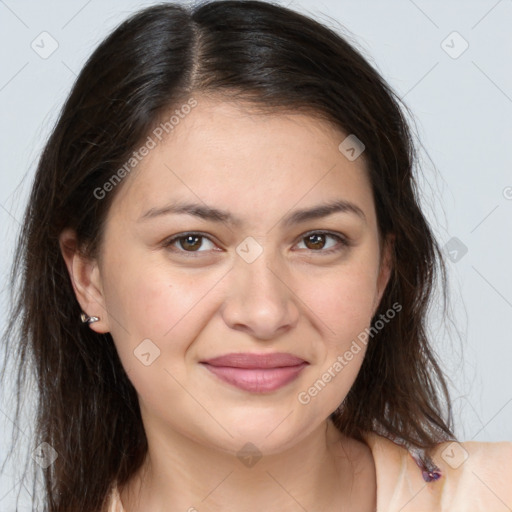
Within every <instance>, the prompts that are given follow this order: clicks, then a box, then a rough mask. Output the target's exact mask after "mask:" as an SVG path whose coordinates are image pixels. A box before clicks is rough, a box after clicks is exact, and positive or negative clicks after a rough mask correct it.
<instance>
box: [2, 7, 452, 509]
mask: <svg viewBox="0 0 512 512" xmlns="http://www.w3.org/2000/svg"><path fill="white" fill-rule="evenodd" d="M193 93H201V94H211V95H215V96H218V97H220V98H225V100H226V101H233V100H237V101H238V100H240V101H246V102H249V103H250V104H252V105H255V106H258V107H259V108H261V109H262V111H263V110H267V111H268V112H275V111H276V109H284V110H288V111H298V110H302V111H304V112H310V113H311V114H312V115H316V116H320V117H321V118H323V119H325V120H326V121H328V122H330V123H334V124H335V125H336V126H337V127H339V128H340V129H341V130H342V131H343V132H344V133H347V134H355V135H356V136H357V138H358V139H360V140H361V141H363V143H364V145H365V147H366V149H365V152H364V158H365V162H366V166H367V170H368V175H369V177H370V181H371V186H372V190H373V195H374V200H375V206H376V211H377V217H378V226H379V232H380V235H381V236H382V237H385V236H386V235H389V234H393V235H394V236H395V242H394V246H393V247H394V249H393V255H392V265H393V272H392V275H391V279H390V282H389V284H388V286H387V288H386V290H385V293H384V296H383V299H382V301H381V304H380V306H379V309H378V311H377V313H376V315H375V317H374V319H373V321H376V320H377V319H378V318H379V316H380V314H382V313H384V312H386V311H388V310H389V309H390V308H392V307H393V306H392V305H393V304H395V303H399V304H400V305H401V306H402V310H401V312H400V314H399V315H397V316H396V317H395V318H394V319H393V321H392V322H390V323H389V325H387V326H386V328H385V329H381V330H379V331H378V333H377V334H376V335H375V336H374V337H373V338H372V339H371V340H370V341H369V343H368V348H367V353H366V356H365V359H364V362H363V365H362V368H361V370H360V372H359V374H358V376H357V379H356V381H355V383H354V385H353V387H352V388H351V390H350V392H349V393H348V395H347V397H346V399H345V401H344V404H343V408H341V407H340V409H338V410H337V411H336V412H334V413H333V415H332V418H333V419H334V421H335V424H336V425H337V427H338V428H339V429H340V430H341V431H342V432H344V433H346V434H347V435H349V436H352V437H354V438H356V439H359V440H362V439H363V434H364V433H365V432H375V431H378V432H381V433H385V434H386V435H389V436H390V437H392V438H400V439H403V440H404V441H405V442H407V443H409V444H411V445H412V446H416V447H422V448H425V449H427V450H428V449H430V448H432V447H433V446H434V445H435V444H437V443H439V442H440V441H443V440H446V439H451V438H453V434H452V432H451V428H452V427H451V425H452V410H451V404H450V399H449V395H448V391H447V386H446V384H445V380H444V377H443V375H442V372H441V370H440V368H439V366H438V363H437V361H436V357H435V355H434V353H433V350H432V347H431V346H430V343H429V339H428V337H427V331H426V317H427V311H428V308H429V304H430V303H431V299H432V293H433V291H434V289H435V285H436V283H438V282H439V279H440V280H441V281H440V282H441V284H442V290H443V291H444V292H446V286H445V282H446V276H445V267H444V263H443V258H442V254H441V251H440V249H439V247H438V245H437V243H436V241H435V239H434V237H433V234H432V231H431V229H430V227H429V225H428V223H427V221H426V219H425V217H424V215H423V213H422V211H421V209H420V206H419V196H418V190H417V189H416V181H415V176H414V170H415V162H416V153H415V148H414V144H413V140H412V137H411V131H410V128H409V126H408V123H407V121H406V117H405V114H404V112H406V107H405V106H404V105H403V104H402V103H401V101H400V100H399V98H398V97H397V95H396V94H395V93H394V92H393V91H392V90H391V88H390V87H389V86H388V85H387V83H386V82H385V81H384V80H383V79H382V78H381V76H380V75H379V74H378V73H377V72H376V71H375V70H374V68H373V67H372V66H371V65H370V64H369V63H368V62H367V60H366V59H365V58H364V57H363V56H362V55H361V53H360V52H359V51H358V50H356V49H355V48H354V47H353V45H351V44H349V43H348V42H347V40H346V39H344V38H343V37H342V36H340V35H339V34H337V33H336V32H335V31H334V30H332V29H330V28H328V27H326V26H324V25H322V24H320V23H319V22H316V21H314V20H312V19H309V18H308V17H305V16H303V15H301V14H298V13H296V12H294V11H292V10H289V9H286V8H283V7H279V6H276V5H273V4H271V3H265V2H259V1H217V2H206V3H203V4H200V5H197V6H195V7H185V6H181V5H176V4H171V3H166V4H159V5H155V6H152V7H150V8H146V9H144V10H142V11H140V12H138V13H136V14H135V15H133V16H132V17H130V18H129V19H128V20H127V21H125V22H123V23H122V24H121V25H120V26H119V27H118V28H117V29H116V30H115V31H114V32H113V33H112V34H111V35H109V36H108V37H107V38H106V39H105V41H103V42H102V43H101V44H100V45H99V47H98V48H97V49H96V50H95V51H94V53H93V54H92V55H91V57H90V58H89V60H88V61H87V63H86V64H85V66H84V68H83V70H82V71H81V73H80V75H79V76H78V78H77V80H76V83H75V84H74V86H73V89H72V91H71V93H70V95H69V97H68V99H67V101H66V102H65V105H64V107H63V109H62V111H61V113H60V116H59V119H58V121H57V123H56V125H55V127H54V129H53V131H52V133H51V136H50V138H49V140H48V142H47V144H46V147H45V149H44V151H43V153H42V156H41V158H40V161H39V164H38V168H37V173H36V176H35V180H34V184H33V188H32V192H31V196H30V199H29V202H28V206H27V209H26V213H25V218H24V222H23V228H22V230H21V233H20V238H19V241H18V245H17V251H16V258H15V261H14V265H13V268H12V275H11V280H12V283H11V284H12V286H13V289H14V290H15V292H14V293H15V296H14V298H13V306H12V311H11V314H10V323H9V326H8V329H7V333H6V335H5V337H4V339H5V341H6V350H7V351H8V352H9V351H10V353H11V354H10V355H11V358H15V357H17V365H18V366H17V368H18V379H17V397H18V407H17V410H16V414H17V415H18V414H19V404H20V402H21V396H22V391H23V389H24V388H28V386H27V384H26V383H27V382H28V377H29V376H30V375H33V376H34V379H35V382H36V384H37V407H36V412H35V414H36V421H35V435H34V444H33V447H32V448H34V447H35V446H37V445H39V444H40V443H42V442H47V443H48V444H49V445H51V446H52V447H53V449H55V450H56V452H57V453H58V458H57V460H56V461H55V462H54V463H53V464H52V465H51V466H49V467H48V468H47V469H45V470H44V486H45V493H44V496H45V497H44V506H45V510H47V511H48V512H63V511H73V512H82V511H83V512H98V511H100V510H101V507H102V503H103V500H104V498H105V496H106V495H107V493H108V490H109V486H110V485H111V484H112V482H114V481H116V480H117V481H118V482H119V484H120V485H122V484H123V483H125V482H127V481H128V480H129V478H130V477H131V476H132V475H133V474H134V473H135V472H136V470H137V469H138V468H139V467H140V466H141V464H142V462H143V460H144V457H145V455H146V451H147V443H146V437H145V433H144V429H143V425H142V422H141V416H140V412H139V406H138V401H137V395H136V392H135V390H134V388H133V386H132V384H131V382H130V381H129V379H128V377H127V375H126V373H125V371H124V369H123V367H122V365H121V363H120V360H119V358H118V355H117V352H116V350H115V347H114V344H113V340H112V338H111V335H110V334H108V333H107V334H102V335H100V334H97V333H95V332H93V331H92V330H91V329H89V328H87V326H84V325H82V324H81V322H80V320H79V317H80V311H81V310H80V307H79V304H78V302H77V300H76V298H75V295H74V292H73V289H72V286H71V282H70V278H69V275H68V272H67V269H66V267H65V264H64V260H63V258H62V255H61V253H60V249H59V235H60V233H61V232H62V230H63V229H64V228H68V227H69V228H72V229H74V230H75V231H76V233H77V237H78V241H79V243H80V244H81V246H82V247H84V248H86V249H87V252H88V254H90V255H94V254H96V253H97V250H98V247H99V246H100V243H101V234H102V226H103V223H104V220H105V218H106V215H107V213H108V209H109V205H110V204H111V201H112V199H113V197H114V196H115V193H116V191H117V190H118V189H119V188H120V187H121V186H123V184H122V183H121V184H119V185H118V186H117V187H116V188H115V189H114V190H112V191H111V192H109V194H107V195H106V197H105V198H104V199H102V200H98V199H97V197H96V196H95V194H94V190H96V189H97V188H98V187H102V186H103V185H104V184H105V183H106V182H107V181H108V180H109V179H110V178H111V177H112V175H113V174H114V173H115V172H116V171H117V170H118V169H119V168H120V167H121V166H122V165H123V163H124V162H126V161H127V159H128V158H129V157H130V155H131V153H132V152H133V151H134V149H136V148H137V147H138V145H139V144H140V141H142V140H144V139H145V138H146V137H147V135H148V133H150V130H151V129H152V128H153V127H154V126H155V123H157V122H158V121H159V120H160V119H161V118H162V117H163V116H164V114H165V113H168V112H169V111H170V110H172V109H173V108H175V107H176V106H178V105H179V104H180V102H182V101H183V98H190V97H191V95H192V94H193ZM27 370H29V372H30V373H29V375H27ZM25 391H28V389H26V390H25ZM34 468H36V466H35V465H34Z"/></svg>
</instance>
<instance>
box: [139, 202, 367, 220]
mask: <svg viewBox="0 0 512 512" xmlns="http://www.w3.org/2000/svg"><path fill="white" fill-rule="evenodd" d="M334 213H350V214H354V215H356V216H358V217H360V218H361V219H362V220H363V221H365V222H366V216H365V214H364V212H363V210H362V209H361V208H359V206H357V205H356V204H354V203H351V202H349V201H346V200H344V199H338V200H335V201H331V202H328V203H324V204H320V205H318V206H314V207H312V208H306V209H301V210H295V211H292V212H291V213H289V214H288V215H286V216H285V217H284V218H283V219H282V221H281V223H282V224H283V225H284V226H292V225H295V224H300V223H302V222H306V221H308V220H314V219H320V218H323V217H328V216H329V215H332V214H334ZM172 214H174V215H192V216H194V217H199V218H201V219H203V220H209V221H213V222H225V223H228V224H231V225H236V226H240V225H241V224H242V221H241V219H239V218H237V217H235V216H233V215H232V214H231V213H230V212H228V211H226V210H220V209H218V208H213V207H210V206H206V205H204V204H198V203H186V202H174V203H171V204H168V205H166V206H163V207H161V208H150V209H149V210H148V211H146V212H145V213H143V214H142V215H141V216H140V217H139V219H138V220H137V222H142V221H146V220H149V219H154V218H155V217H160V216H164V215H172Z"/></svg>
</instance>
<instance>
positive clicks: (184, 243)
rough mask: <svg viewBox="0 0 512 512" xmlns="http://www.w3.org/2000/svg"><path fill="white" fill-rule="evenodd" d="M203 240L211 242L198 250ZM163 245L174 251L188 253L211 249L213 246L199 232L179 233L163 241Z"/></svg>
mask: <svg viewBox="0 0 512 512" xmlns="http://www.w3.org/2000/svg"><path fill="white" fill-rule="evenodd" d="M205 240H206V241H208V242H209V243H210V244H211V247H207V248H206V249H203V250H199V248H200V247H202V246H203V244H204V241H205ZM165 246H166V247H170V248H171V249H172V250H174V251H176V252H188V253H194V252H205V251H209V250H212V249H213V248H214V247H215V245H214V244H213V242H212V241H211V240H210V239H209V238H207V237H206V236H205V235H203V234H201V233H182V234H180V235H176V236H173V237H172V238H170V239H168V240H167V241H166V242H165Z"/></svg>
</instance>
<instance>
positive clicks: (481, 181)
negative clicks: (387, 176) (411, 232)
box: [0, 0, 512, 511]
mask: <svg viewBox="0 0 512 512" xmlns="http://www.w3.org/2000/svg"><path fill="white" fill-rule="evenodd" d="M153 3H154V2H134V1H121V0H108V1H105V0H104V1H99V0H90V1H88V2H87V1H82V0H73V1H69V0H68V1H63V0H62V1H38V2H36V1H18V2H15V1H14V0H5V1H2V0H0V44H1V49H2V50H1V63H0V70H1V71H0V107H1V112H2V115H1V117H0V126H1V137H0V144H1V153H0V155H1V171H0V239H1V240H2V241H3V250H2V251H1V254H0V271H1V277H2V283H1V289H2V292H1V296H0V300H1V303H2V311H5V309H6V304H7V295H6V291H5V285H6V273H7V270H8V266H9V264H10V260H11V257H12V248H13V241H14V237H15V234H16V231H17V229H18V228H19V226H20V222H21V219H22V212H23V208H24V206H25V200H26V194H27V191H28V188H29V185H30V182H31V178H32V176H33V173H34V169H35V165H36V163H37V158H38V156H39V153H40V151H41V148H42V145H43V143H44V141H45V139H46V137H47V136H48V134H49V132H50V130H51V127H52V126H53V123H54V122H55V120H56V118H57V114H58V111H59V109H60V108H61V106H62V104H63V102H64V99H65V97H66V95H67V93H68V92H69V90H70V88H71V86H72V83H73V81H74V79H75V77H76V75H77V74H78V73H79V71H80V69H81V68H82V66H83V64H84V62H85V60H86V58H87V57H88V56H89V55H90V53H91V52H92V51H93V49H94V48H95V47H96V46H97V44H98V43H99V42H100V41H101V40H102V39H103V37H105V36H106V34H108V33H109V32H110V31H111V30H112V29H113V28H114V27H115V26H116V25H117V24H118V23H119V22H120V21H122V20H123V19H125V18H126V17H127V16H128V15H129V14H130V13H132V12H133V11H135V10H137V9H139V8H141V7H144V6H147V5H151V4H153ZM280 3H281V4H282V5H289V6H290V7H292V8H295V9H296V10H299V11H301V12H304V13H309V14H311V15H313V16H314V17H316V18H317V19H319V20H320V21H323V22H324V23H326V24H328V25H329V26H331V27H333V28H335V29H336V30H341V31H342V33H344V34H345V35H348V37H349V38H350V39H351V41H352V42H354V43H355V44H356V45H357V46H358V47H359V48H360V49H361V50H362V51H363V53H364V54H365V55H366V57H367V58H368V59H369V60H370V61H371V62H372V63H373V64H374V65H375V66H376V67H377V69H378V70H379V71H380V72H381V73H382V74H383V76H384V77H385V79H386V80H388V82H389V83H390V84H391V86H392V87H393V88H394V89H395V90H396V91H397V92H398V94H399V95H400V96H401V97H402V98H404V100H405V102H406V103H407V105H408V106H409V107H410V108H411V109H412V112H413V114H414V116H415V119H416V128H417V131H418V134H419V138H420V140H421V141H422V144H423V149H422V151H421V157H422V165H423V169H424V175H425V178H424V179H423V180H421V186H422V190H423V204H424V207H425V211H426V213H427V215H428V217H429V219H430V221H431V222H432V224H433V226H434V229H435V232H436V235H437V236H438V238H439V241H440V243H441V245H443V246H445V244H447V243H448V249H449V251H450V254H449V256H450V257H451V258H452V259H453V260H454V261H450V259H448V260H447V261H448V269H449V273H450V283H451V304H452V313H451V319H452V323H451V324H449V326H448V327H449V328H443V327H442V325H441V323H440V321H439V317H438V310H436V309H434V310H433V312H432V327H431V332H432V335H433V338H434V344H435V347H436V349H437V351H438V353H439V356H440V359H441V361H442V363H443V366H444V368H445V371H446V373H447V377H448V379H449V380H450V383H451V384H450V386H451V391H452V397H453V405H454V412H455V421H456V434H457V435H458V437H459V438H460V439H461V440H467V441H469V440H475V441H499V440H512V377H511V369H510V364H511V361H512V335H511V334H510V327H509V325H508V322H509V321H510V318H511V317H512V315H511V313H512V273H511V272H510V262H511V259H512V244H511V241H510V237H511V233H512V229H511V228H512V222H511V214H512V173H511V170H512V166H511V161H512V156H511V155H512V153H511V147H512V128H511V122H510V119H511V115H512V71H511V62H512V58H511V57H512V35H511V32H510V27H511V26H512V1H511V0H500V1H496V0H489V1H488V0H482V1H464V2H463V1H449V2H447V1H431V2H427V1H425V0H415V1H412V0H398V1H393V2H378V1H366V2H362V1H360V2H357V1H355V0H352V1H348V0H341V1H340V0H338V1H335V0H329V1H324V2H317V1H313V0H301V1H292V2H289V1H286V2H280ZM340 24H341V25H343V27H345V29H342V28H341V27H340ZM42 32H47V33H49V34H50V36H51V38H50V37H49V36H46V35H42V36H41V35H40V34H41V33H42ZM454 32H456V34H454ZM52 39H53V40H55V41H56V42H57V44H58V48H57V49H56V51H55V52H54V53H52V54H51V55H50V56H48V57H47V58H42V57H41V56H40V55H39V54H38V53H37V52H36V51H35V50H34V49H33V48H32V47H31V44H33V46H34V47H35V48H36V49H37V51H38V52H39V53H42V52H44V51H49V50H50V49H51V45H52V44H55V43H52ZM37 45H38V46H37ZM466 46H467V49H465V48H466ZM463 50H465V51H463ZM43 56H45V55H43ZM22 180H24V181H22ZM454 237H455V238H456V239H457V240H454V239H453V238H454ZM461 244H463V245H461ZM448 249H447V251H448ZM466 250H467V252H466V253H464V252H465V251H466ZM447 254H448V253H447ZM4 316H5V315H3V316H2V318H1V319H0V328H3V326H4V323H5V318H4ZM12 416H13V411H12V404H8V403H7V402H6V401H5V400H2V402H1V403H0V438H1V439H2V441H0V449H1V455H2V456H1V457H0V462H1V460H2V459H3V454H4V453H5V452H6V450H7V449H8V447H9V436H10V432H11V426H12V421H11V418H12ZM18 427H19V429H20V431H22V432H23V433H22V434H21V436H22V438H24V439H28V434H27V433H26V431H27V425H26V424H21V425H18ZM16 483H17V480H15V478H14V477H13V476H12V471H9V470H7V471H6V472H5V473H4V474H3V475H2V476H1V481H0V510H2V511H3V510H5V511H10V510H14V506H13V504H12V503H13V502H12V500H13V497H14V492H13V487H14V486H15V484H16Z"/></svg>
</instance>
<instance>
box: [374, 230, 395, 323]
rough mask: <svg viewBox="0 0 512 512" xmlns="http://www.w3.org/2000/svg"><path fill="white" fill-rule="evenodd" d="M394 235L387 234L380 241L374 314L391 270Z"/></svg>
mask: <svg viewBox="0 0 512 512" xmlns="http://www.w3.org/2000/svg"><path fill="white" fill-rule="evenodd" d="M395 238H396V237H395V235H394V234H392V233H391V234H388V235H387V236H386V238H385V240H384V241H383V243H382V254H381V257H380V266H379V275H378V277H377V287H376V293H375V301H374V303H373V314H372V317H373V316H375V313H376V312H377V309H378V307H379V304H380V301H381V300H382V296H383V295H384V291H385V290H386V286H387V285H388V283H389V279H390V277H391V271H392V270H393V248H394V243H395Z"/></svg>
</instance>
